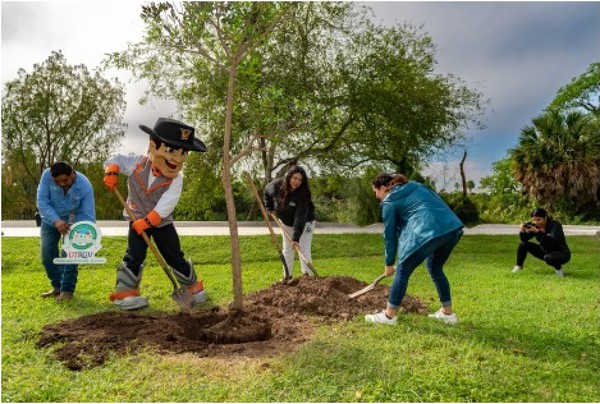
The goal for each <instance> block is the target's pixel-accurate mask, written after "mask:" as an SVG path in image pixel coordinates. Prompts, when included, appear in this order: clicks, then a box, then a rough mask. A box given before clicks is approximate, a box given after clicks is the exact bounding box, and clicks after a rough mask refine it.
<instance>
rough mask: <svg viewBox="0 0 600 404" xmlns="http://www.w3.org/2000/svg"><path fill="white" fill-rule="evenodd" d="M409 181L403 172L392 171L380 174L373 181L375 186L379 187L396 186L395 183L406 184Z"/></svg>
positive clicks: (372, 183)
mask: <svg viewBox="0 0 600 404" xmlns="http://www.w3.org/2000/svg"><path fill="white" fill-rule="evenodd" d="M407 182H408V180H407V179H406V177H405V176H404V175H402V174H390V173H381V174H379V175H378V176H377V177H376V178H375V179H374V180H373V181H372V182H371V185H373V186H374V187H375V188H377V189H379V188H381V187H384V186H388V185H391V186H394V185H398V184H400V185H404V184H406V183H407Z"/></svg>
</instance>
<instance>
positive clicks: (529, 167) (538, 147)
mask: <svg viewBox="0 0 600 404" xmlns="http://www.w3.org/2000/svg"><path fill="white" fill-rule="evenodd" d="M599 128H600V126H599V125H598V122H597V119H596V118H595V117H594V116H593V115H592V114H584V113H582V112H580V111H572V112H568V113H566V114H563V113H562V112H560V111H559V110H551V111H549V112H547V113H546V114H544V115H541V116H539V117H537V118H535V119H533V126H526V127H525V128H523V129H522V131H521V136H520V139H519V145H518V146H517V147H516V148H514V149H512V150H511V151H510V154H511V157H512V159H513V161H514V174H515V179H516V180H517V181H519V182H520V183H521V184H522V185H523V188H524V190H526V191H528V192H529V193H530V194H531V195H532V196H533V197H534V198H535V199H536V200H537V201H538V202H539V203H541V204H542V205H548V206H549V207H550V208H551V209H552V208H553V206H554V205H555V204H556V203H558V202H561V201H566V202H571V203H572V204H573V206H574V207H575V209H578V208H580V207H582V206H584V205H585V204H586V203H588V202H595V201H597V200H598V192H599V191H600V130H599Z"/></svg>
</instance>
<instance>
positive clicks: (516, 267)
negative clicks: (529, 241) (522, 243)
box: [512, 265, 523, 274]
mask: <svg viewBox="0 0 600 404" xmlns="http://www.w3.org/2000/svg"><path fill="white" fill-rule="evenodd" d="M522 270H523V267H520V266H518V265H515V266H514V267H513V270H512V273H513V274H516V273H517V272H521V271H522Z"/></svg>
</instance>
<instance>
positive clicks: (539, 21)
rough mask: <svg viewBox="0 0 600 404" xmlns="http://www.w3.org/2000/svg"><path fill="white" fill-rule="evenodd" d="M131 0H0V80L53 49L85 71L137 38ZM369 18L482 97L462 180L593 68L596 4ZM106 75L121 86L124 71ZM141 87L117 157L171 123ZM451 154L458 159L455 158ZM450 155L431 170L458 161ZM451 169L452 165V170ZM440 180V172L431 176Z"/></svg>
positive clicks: (441, 6) (469, 6) (431, 7)
mask: <svg viewBox="0 0 600 404" xmlns="http://www.w3.org/2000/svg"><path fill="white" fill-rule="evenodd" d="M141 4H142V3H141V2H138V1H131V0H126V1H85V2H83V1H61V2H58V1H43V2H16V1H11V2H7V1H4V2H2V4H1V7H2V8H1V10H2V82H3V83H5V82H6V81H8V80H12V79H14V78H16V77H17V71H18V69H19V68H24V69H26V70H27V71H31V70H32V66H33V64H34V63H40V62H43V61H44V60H46V59H47V58H48V57H49V56H50V53H51V51H52V50H59V49H61V50H62V51H63V54H64V55H65V57H66V59H67V62H68V63H69V64H72V65H74V64H80V63H83V64H85V65H86V66H87V67H88V68H89V69H90V70H93V69H94V68H95V67H96V66H97V65H98V64H99V63H100V61H101V60H102V59H103V58H104V55H105V53H108V52H114V51H121V50H124V49H126V47H127V43H128V42H137V41H139V40H141V36H142V33H143V29H144V27H143V23H142V21H141V19H140V16H139V15H140V12H141ZM367 5H368V6H369V7H371V8H372V9H373V10H374V11H375V12H376V16H375V21H377V22H382V23H386V24H394V23H395V22H400V23H402V22H405V21H406V22H411V23H412V24H414V25H416V26H419V25H424V26H423V32H427V33H429V34H430V35H431V37H432V39H433V41H434V43H435V44H436V46H437V49H438V50H437V52H436V57H437V59H438V66H437V71H438V72H440V73H443V74H449V73H452V74H455V75H456V76H457V77H459V78H460V79H462V80H464V81H465V82H466V83H467V85H468V86H469V87H471V88H474V89H477V90H479V91H481V92H482V93H483V94H484V96H485V97H486V98H489V99H490V100H491V104H490V107H489V109H488V111H487V114H486V124H487V129H486V130H484V131H480V132H477V131H472V132H469V133H467V136H469V137H470V138H471V140H470V141H469V142H468V143H467V148H468V152H469V156H468V158H467V163H466V164H467V169H468V172H467V175H469V172H470V173H472V174H473V176H474V177H476V178H474V180H478V178H479V176H484V175H488V174H489V170H490V168H491V163H492V162H494V161H497V160H499V159H501V158H503V157H505V156H506V153H507V151H508V149H510V148H511V147H514V146H516V145H517V142H518V137H519V134H520V131H521V129H522V128H523V127H524V126H525V125H528V124H529V123H530V122H531V120H532V119H533V118H535V117H536V116H538V115H539V114H540V113H542V111H543V109H544V108H545V107H546V106H547V105H548V104H549V103H550V102H551V101H552V99H553V98H554V96H555V94H556V92H557V90H558V89H559V88H560V87H561V86H563V85H565V84H567V83H569V82H570V81H571V79H572V78H574V77H577V76H579V75H580V74H582V73H583V72H584V71H586V69H587V67H588V66H589V65H590V64H591V63H592V62H597V61H598V56H599V52H598V38H600V3H599V2H399V1H398V2H368V3H367ZM107 74H110V75H111V76H110V77H118V78H119V79H120V80H121V81H122V82H127V81H128V80H129V79H130V77H131V76H130V75H129V74H128V73H127V72H124V71H109V72H107ZM145 87H146V86H145V84H144V83H128V85H127V104H128V108H127V112H126V114H125V120H126V122H128V123H129V130H128V133H127V136H126V138H125V140H124V141H123V145H122V148H121V151H122V152H125V153H129V152H143V151H145V148H146V146H147V138H146V137H145V136H144V135H143V134H142V133H140V130H139V129H138V127H137V126H138V125H139V124H145V125H148V126H151V125H153V124H154V122H155V121H156V118H157V117H159V116H176V114H177V108H176V105H175V104H174V103H173V102H171V101H163V100H153V101H152V103H150V104H148V105H144V106H140V105H139V104H138V99H139V97H140V96H141V94H142V93H143V91H144V89H145ZM454 154H458V155H454ZM454 154H449V155H448V156H446V157H445V159H446V160H442V159H440V164H437V165H434V164H433V163H432V165H431V167H437V168H438V169H441V168H442V167H443V165H444V164H454V165H455V167H454V168H456V169H457V168H458V162H459V161H460V157H461V155H462V152H461V151H459V152H456V153H454ZM454 168H452V169H453V170H454ZM440 173H442V172H440Z"/></svg>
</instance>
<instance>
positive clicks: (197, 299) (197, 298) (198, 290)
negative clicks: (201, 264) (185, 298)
mask: <svg viewBox="0 0 600 404" xmlns="http://www.w3.org/2000/svg"><path fill="white" fill-rule="evenodd" d="M187 265H188V268H189V273H188V275H184V274H182V273H181V272H179V271H178V270H176V269H173V273H174V274H175V277H176V278H177V281H178V282H179V284H180V285H181V287H183V288H185V289H187V290H189V292H190V293H191V294H192V297H193V298H194V303H202V302H205V301H206V292H205V291H204V285H203V283H202V281H199V280H198V277H197V276H196V271H194V264H193V263H192V260H187Z"/></svg>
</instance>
